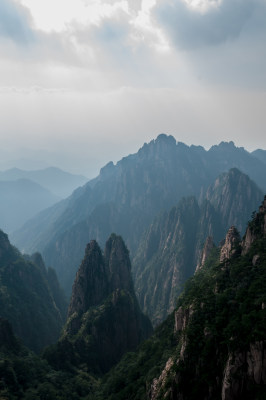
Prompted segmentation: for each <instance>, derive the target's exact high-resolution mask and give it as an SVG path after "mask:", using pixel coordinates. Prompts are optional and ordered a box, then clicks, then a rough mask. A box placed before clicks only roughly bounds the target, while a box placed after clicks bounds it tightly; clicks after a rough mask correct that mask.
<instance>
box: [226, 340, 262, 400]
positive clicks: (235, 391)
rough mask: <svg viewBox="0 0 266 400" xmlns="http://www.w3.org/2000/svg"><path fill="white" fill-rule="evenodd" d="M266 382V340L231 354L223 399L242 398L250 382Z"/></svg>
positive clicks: (257, 383)
mask: <svg viewBox="0 0 266 400" xmlns="http://www.w3.org/2000/svg"><path fill="white" fill-rule="evenodd" d="M254 383H255V384H256V385H263V384H264V385H265V384H266V341H260V342H255V343H251V344H250V346H249V350H248V351H239V352H237V351H236V352H234V353H233V354H232V353H231V354H229V356H228V359H227V362H226V366H225V369H224V378H223V382H222V393H221V397H222V400H234V399H241V398H243V397H244V396H245V394H246V392H247V388H248V386H249V385H250V384H254Z"/></svg>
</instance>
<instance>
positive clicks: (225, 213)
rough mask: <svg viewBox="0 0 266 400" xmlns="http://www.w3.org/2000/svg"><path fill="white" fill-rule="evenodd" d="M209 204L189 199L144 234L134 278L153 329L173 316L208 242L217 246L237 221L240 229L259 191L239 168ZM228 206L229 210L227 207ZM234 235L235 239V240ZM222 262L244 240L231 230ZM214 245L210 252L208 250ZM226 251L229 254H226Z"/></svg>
mask: <svg viewBox="0 0 266 400" xmlns="http://www.w3.org/2000/svg"><path fill="white" fill-rule="evenodd" d="M206 196H207V199H205V200H203V198H202V199H201V204H198V202H197V200H196V199H195V198H185V199H183V200H181V201H180V203H179V204H178V206H176V207H173V208H172V209H171V210H170V211H169V212H168V213H167V212H165V213H162V214H161V215H160V216H159V217H158V218H156V219H155V220H154V221H153V223H152V224H151V225H150V227H149V228H148V230H147V231H146V233H145V234H144V235H143V237H142V240H141V243H140V246H139V248H138V250H137V252H136V255H135V257H134V259H133V277H134V283H135V288H136V293H137V296H138V298H139V301H140V305H141V308H142V309H143V310H144V311H145V313H147V314H148V315H149V317H150V318H151V320H152V322H153V324H154V325H158V323H160V322H162V321H163V319H165V318H166V316H167V315H169V313H170V312H172V311H173V310H174V308H175V305H176V298H177V296H178V295H179V294H180V292H181V290H182V288H183V285H184V283H185V281H186V280H187V279H188V278H189V277H190V276H192V275H193V273H194V272H195V269H197V267H198V268H199V267H200V265H201V264H202V263H204V262H205V261H206V256H205V260H202V257H204V253H206V252H207V250H208V252H209V251H210V250H211V248H212V247H213V244H211V242H210V240H209V241H207V243H206V244H205V246H207V247H205V250H204V252H203V255H202V248H203V246H204V242H205V240H206V237H209V236H211V237H213V242H214V243H216V244H218V243H219V242H220V241H221V239H222V238H223V237H224V235H225V234H226V232H227V230H228V229H229V227H230V226H231V225H232V223H233V222H235V223H236V224H237V225H236V226H237V229H242V230H243V226H244V225H246V223H247V221H248V216H250V215H251V213H252V211H253V210H254V207H258V205H259V201H258V198H259V196H260V199H261V198H262V196H263V195H262V193H261V191H260V190H259V189H258V188H257V187H256V185H255V184H254V183H253V182H252V181H251V180H250V179H249V178H248V177H247V176H246V175H244V174H242V173H241V172H240V171H238V170H236V169H232V170H230V171H229V172H228V173H225V174H222V175H221V176H220V177H218V178H217V179H216V180H215V183H214V184H213V185H211V186H210V187H209V189H208V190H207V195H206ZM224 204H225V205H226V210H225V207H224ZM231 235H233V237H234V238H233V237H232V238H231ZM227 240H228V243H226V245H225V246H224V248H223V251H222V257H227V258H229V253H230V252H231V251H233V250H232V248H229V245H230V243H231V240H234V241H236V243H234V244H233V243H231V246H233V247H234V248H235V247H236V244H237V241H240V237H239V234H238V237H237V234H236V232H235V231H234V232H233V231H232V232H231V231H230V235H229V236H228V237H227ZM208 246H210V248H208ZM226 252H227V253H226Z"/></svg>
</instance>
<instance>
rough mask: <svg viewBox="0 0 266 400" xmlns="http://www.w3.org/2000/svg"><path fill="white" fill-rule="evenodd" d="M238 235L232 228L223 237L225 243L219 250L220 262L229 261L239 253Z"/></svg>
mask: <svg viewBox="0 0 266 400" xmlns="http://www.w3.org/2000/svg"><path fill="white" fill-rule="evenodd" d="M240 240H241V239H240V235H239V232H238V230H237V229H236V227H235V226H232V227H231V228H230V229H229V231H228V232H227V235H226V237H225V243H224V245H223V246H222V248H221V252H220V262H221V263H223V262H225V261H226V260H229V259H230V258H231V257H233V256H234V255H235V254H237V253H239V251H240Z"/></svg>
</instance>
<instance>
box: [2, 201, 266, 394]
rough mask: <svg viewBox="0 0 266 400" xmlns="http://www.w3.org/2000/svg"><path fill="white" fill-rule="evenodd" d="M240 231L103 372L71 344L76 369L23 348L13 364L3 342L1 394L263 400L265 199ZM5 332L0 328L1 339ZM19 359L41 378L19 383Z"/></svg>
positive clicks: (231, 234)
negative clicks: (77, 358)
mask: <svg viewBox="0 0 266 400" xmlns="http://www.w3.org/2000/svg"><path fill="white" fill-rule="evenodd" d="M237 237H238V235H237V232H236V231H235V229H231V230H230V232H229V233H228V235H227V237H226V240H225V243H224V245H223V252H222V253H223V254H224V255H227V256H226V257H224V258H223V261H222V262H220V253H221V249H219V248H214V249H213V250H212V252H211V254H210V256H209V258H208V260H207V261H206V262H205V264H204V266H202V267H201V268H200V269H199V270H198V271H197V272H196V273H195V275H194V276H193V277H192V278H191V279H190V280H189V281H188V283H187V284H186V287H185V290H184V292H183V294H182V295H181V296H180V297H179V299H178V301H177V306H176V310H175V312H173V313H172V314H171V315H170V316H169V317H168V318H167V320H166V321H165V322H164V323H163V324H161V325H160V326H159V327H158V328H157V329H156V331H155V333H154V335H153V336H151V337H150V338H149V339H148V340H146V341H145V342H143V343H142V344H140V346H139V347H138V349H137V350H136V351H134V352H129V353H127V354H125V355H124V356H123V358H122V359H121V361H120V362H119V363H118V364H117V365H115V366H114V367H113V368H112V369H111V370H110V371H109V372H108V373H107V374H106V375H105V376H103V377H99V375H98V376H97V375H95V373H93V372H92V371H89V370H88V366H87V365H86V363H81V364H79V365H75V364H73V363H72V360H71V357H72V355H73V354H72V353H71V351H69V350H71V348H70V349H69V348H67V347H65V348H64V353H63V354H64V357H65V358H66V359H67V360H68V362H69V364H68V365H69V367H70V368H68V369H67V368H64V370H62V369H60V368H58V369H57V370H56V369H54V368H52V367H51V366H49V365H48V364H47V362H45V361H43V360H40V359H37V358H36V357H35V359H34V360H33V359H32V358H31V357H33V356H32V355H29V353H28V352H26V353H23V354H22V353H20V352H18V349H17V350H16V352H17V354H18V358H17V359H16V362H14V357H15V356H14V353H15V351H13V353H12V355H11V353H10V351H11V350H12V348H13V346H14V343H13V341H11V344H10V346H11V349H10V347H9V349H7V347H8V346H7V345H8V344H5V345H4V346H1V349H0V357H1V360H2V359H4V357H5V362H9V363H11V364H8V365H9V367H10V368H8V369H5V371H9V373H10V371H11V375H10V374H9V375H8V376H6V375H4V379H3V378H2V382H1V385H2V386H1V389H0V390H2V391H0V393H1V395H2V393H3V396H2V397H3V398H6V399H11V400H13V399H23V400H24V399H27V400H29V399H31V400H32V399H33V398H34V400H35V399H36V400H39V399H44V398H45V399H48V400H50V399H60V400H65V399H70V400H72V399H73V400H76V399H82V400H92V399H93V400H125V399H127V400H147V399H152V400H157V399H171V400H179V399H181V398H182V399H183V400H194V399H195V400H196V399H197V400H198V399H200V400H218V399H219V400H221V399H222V400H265V398H266V397H265V387H266V386H265V385H266V360H265V354H266V324H265V321H266V308H265V304H266V289H265V288H266V197H265V199H264V202H263V204H262V206H261V207H260V209H259V212H258V213H256V214H254V215H253V219H252V221H251V222H250V223H249V225H248V228H247V231H246V234H245V235H244V237H243V239H242V241H240V240H239V241H237V240H235V239H236V238H237ZM230 238H231V239H230ZM224 246H227V248H224ZM91 311H93V310H92V309H91ZM91 311H90V312H91ZM0 327H1V325H0ZM2 337H3V335H2V336H1V329H0V342H1V340H2ZM11 352H12V351H11ZM29 359H30V365H29V364H26V363H27V362H28V361H27V360H29ZM48 360H49V357H48ZM19 363H20V364H19ZM5 365H7V364H5ZM17 365H22V366H23V368H25V369H26V368H27V367H28V370H29V371H31V368H32V366H33V365H34V368H35V369H36V370H37V371H38V373H39V376H38V379H37V380H36V379H35V378H34V376H36V375H34V374H33V373H32V374H33V375H30V376H28V375H27V377H26V378H24V381H23V382H24V383H23V385H24V386H21V385H22V383H21V381H19V377H18V375H19V373H20V372H19V371H20V370H19V369H18V368H17ZM59 367H60V366H59ZM12 371H13V372H12ZM10 376H12V377H13V378H11V380H8V379H9V378H8V377H10ZM14 377H15V378H14ZM12 379H13V380H12ZM17 381H19V382H20V383H19V390H20V392H19V395H18V392H17V391H16V390H17V389H16V382H17ZM3 382H4V384H3ZM6 382H8V384H6ZM4 385H5V386H4ZM4 396H5V397H4Z"/></svg>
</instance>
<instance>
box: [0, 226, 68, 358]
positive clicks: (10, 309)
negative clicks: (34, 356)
mask: <svg viewBox="0 0 266 400" xmlns="http://www.w3.org/2000/svg"><path fill="white" fill-rule="evenodd" d="M65 313H66V302H65V299H64V295H63V293H62V292H61V289H60V287H59V284H58V281H57V276H56V273H55V271H53V270H52V269H51V268H49V269H48V270H47V269H46V267H45V265H44V263H43V260H42V258H41V256H40V254H34V255H33V256H31V257H30V256H22V255H21V253H19V251H18V250H17V249H16V248H15V247H13V246H12V245H11V244H10V242H9V240H8V236H7V235H6V234H5V233H4V232H2V231H0V317H2V318H4V319H7V320H8V321H9V322H10V323H11V324H12V326H13V328H14V332H15V334H16V335H17V336H19V337H20V338H21V339H22V340H23V342H24V343H25V345H26V346H28V347H29V348H30V349H32V350H34V351H36V352H39V351H40V350H41V349H43V347H44V346H47V345H48V344H51V343H54V342H55V341H56V340H57V339H58V337H59V334H60V331H61V329H62V326H63V322H64V319H65Z"/></svg>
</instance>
